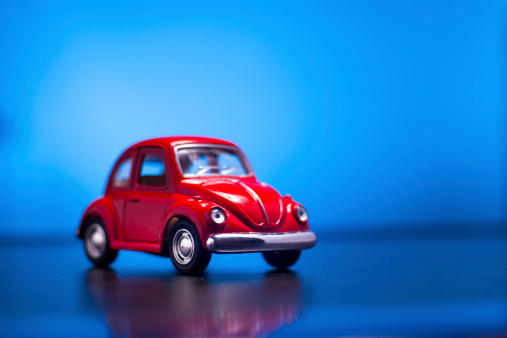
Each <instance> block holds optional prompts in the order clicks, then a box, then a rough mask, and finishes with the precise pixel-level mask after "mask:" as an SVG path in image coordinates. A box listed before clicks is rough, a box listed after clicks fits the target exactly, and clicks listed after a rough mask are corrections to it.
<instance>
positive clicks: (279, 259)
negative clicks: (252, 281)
mask: <svg viewBox="0 0 507 338" xmlns="http://www.w3.org/2000/svg"><path fill="white" fill-rule="evenodd" d="M300 254H301V250H286V251H267V252H263V253H262V256H264V259H265V260H266V262H268V264H269V265H271V266H273V267H275V268H277V269H286V268H288V267H289V266H292V265H294V264H295V263H296V262H297V261H298V259H299V255H300Z"/></svg>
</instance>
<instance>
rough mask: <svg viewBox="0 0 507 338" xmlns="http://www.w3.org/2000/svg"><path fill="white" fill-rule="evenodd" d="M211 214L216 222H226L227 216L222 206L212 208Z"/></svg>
mask: <svg viewBox="0 0 507 338" xmlns="http://www.w3.org/2000/svg"><path fill="white" fill-rule="evenodd" d="M210 216H211V219H212V220H213V222H215V223H216V224H223V223H224V222H225V217H226V216H225V212H224V211H223V210H222V209H220V208H217V207H214V208H212V209H211V212H210Z"/></svg>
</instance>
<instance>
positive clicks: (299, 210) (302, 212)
mask: <svg viewBox="0 0 507 338" xmlns="http://www.w3.org/2000/svg"><path fill="white" fill-rule="evenodd" d="M296 217H297V218H298V220H299V221H300V222H306V221H308V214H307V213H306V209H305V208H304V207H303V206H302V205H298V206H296Z"/></svg>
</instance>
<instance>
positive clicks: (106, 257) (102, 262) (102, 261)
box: [83, 218, 118, 268]
mask: <svg viewBox="0 0 507 338" xmlns="http://www.w3.org/2000/svg"><path fill="white" fill-rule="evenodd" d="M93 224H98V225H99V226H100V227H101V228H102V230H103V231H104V233H105V235H106V244H105V250H104V252H103V253H102V255H100V257H96V258H95V257H92V256H91V255H90V253H89V252H88V249H87V247H86V240H87V237H86V232H87V230H88V228H89V227H90V226H91V225H93ZM83 244H84V249H85V252H86V256H87V257H88V259H89V260H90V262H92V263H93V264H94V265H95V266H97V267H101V268H105V267H108V266H109V264H111V263H112V262H114V260H115V259H116V257H117V256H118V250H112V249H111V246H110V244H111V241H110V240H109V236H108V235H107V231H106V228H105V227H104V222H103V221H102V220H101V219H100V218H92V219H90V220H89V221H88V222H87V223H86V226H85V228H84V238H83Z"/></svg>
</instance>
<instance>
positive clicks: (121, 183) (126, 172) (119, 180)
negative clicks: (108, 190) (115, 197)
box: [112, 157, 132, 188]
mask: <svg viewBox="0 0 507 338" xmlns="http://www.w3.org/2000/svg"><path fill="white" fill-rule="evenodd" d="M131 170H132V157H127V158H126V159H124V160H123V161H122V162H121V163H120V165H119V166H118V168H117V169H116V172H115V173H114V175H113V182H112V186H113V188H125V187H127V186H128V185H129V181H130V172H131Z"/></svg>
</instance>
